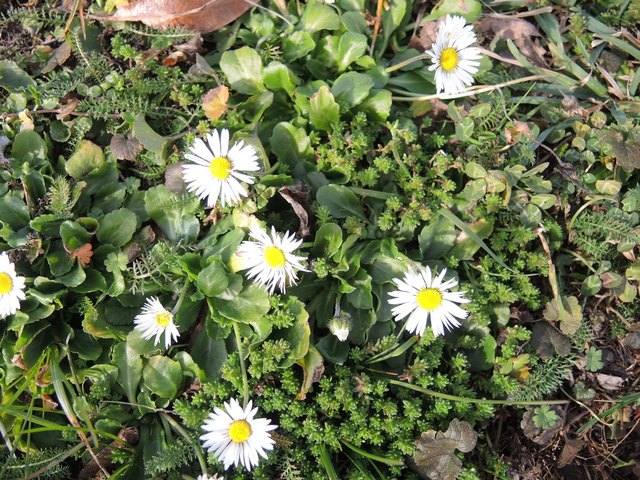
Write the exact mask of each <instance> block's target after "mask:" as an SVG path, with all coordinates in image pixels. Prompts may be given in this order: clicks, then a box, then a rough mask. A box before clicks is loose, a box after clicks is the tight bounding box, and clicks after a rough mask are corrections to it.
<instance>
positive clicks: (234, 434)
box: [229, 420, 251, 443]
mask: <svg viewBox="0 0 640 480" xmlns="http://www.w3.org/2000/svg"><path fill="white" fill-rule="evenodd" d="M229 436H230V437H231V440H233V441H234V442H236V443H243V442H246V441H247V440H248V439H249V437H250V436H251V425H249V423H248V422H247V421H246V420H236V421H235V422H233V423H232V424H231V426H230V427H229Z"/></svg>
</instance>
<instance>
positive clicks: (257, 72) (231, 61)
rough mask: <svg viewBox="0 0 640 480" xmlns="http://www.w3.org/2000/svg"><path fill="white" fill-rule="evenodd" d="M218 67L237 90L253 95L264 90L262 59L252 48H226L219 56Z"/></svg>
mask: <svg viewBox="0 0 640 480" xmlns="http://www.w3.org/2000/svg"><path fill="white" fill-rule="evenodd" d="M220 68H221V69H222V71H223V72H224V74H225V76H226V77H227V81H228V82H229V85H230V86H231V88H232V89H234V90H236V91H237V92H240V93H244V94H246V95H254V94H256V93H260V92H261V91H263V90H264V83H263V75H264V72H263V69H262V59H261V58H260V55H258V52H256V51H255V50H254V49H253V48H249V47H242V48H239V49H237V50H227V51H226V52H224V53H223V54H222V57H221V58H220Z"/></svg>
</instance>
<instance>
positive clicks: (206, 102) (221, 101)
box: [202, 85, 229, 120]
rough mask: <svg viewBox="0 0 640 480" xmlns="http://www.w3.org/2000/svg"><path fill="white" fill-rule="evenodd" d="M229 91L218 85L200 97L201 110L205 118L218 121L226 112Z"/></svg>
mask: <svg viewBox="0 0 640 480" xmlns="http://www.w3.org/2000/svg"><path fill="white" fill-rule="evenodd" d="M228 101H229V89H228V88H227V87H226V86H225V85H218V86H217V87H216V88H214V89H212V90H209V91H208V92H207V93H205V94H204V95H203V96H202V109H203V110H204V113H205V115H206V116H207V118H209V119H211V120H218V119H219V118H220V117H221V116H222V115H224V113H225V112H226V111H227V108H228V107H227V102H228Z"/></svg>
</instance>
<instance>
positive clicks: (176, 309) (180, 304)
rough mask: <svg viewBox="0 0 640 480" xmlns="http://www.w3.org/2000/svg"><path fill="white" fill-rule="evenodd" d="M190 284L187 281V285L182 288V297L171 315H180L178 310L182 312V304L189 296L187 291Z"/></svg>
mask: <svg viewBox="0 0 640 480" xmlns="http://www.w3.org/2000/svg"><path fill="white" fill-rule="evenodd" d="M189 283H191V282H190V281H189V280H187V281H186V282H185V284H184V285H183V287H182V290H180V296H179V297H178V301H177V302H176V305H175V307H173V310H171V314H172V315H175V314H176V313H178V310H180V307H181V306H182V302H183V300H184V297H186V295H187V290H188V288H189Z"/></svg>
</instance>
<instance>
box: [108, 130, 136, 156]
mask: <svg viewBox="0 0 640 480" xmlns="http://www.w3.org/2000/svg"><path fill="white" fill-rule="evenodd" d="M110 146H111V153H113V155H114V156H115V157H116V158H117V159H118V160H130V161H133V160H135V159H136V157H137V156H138V154H139V153H140V152H141V151H142V145H141V144H140V142H139V141H138V139H137V138H135V137H132V136H131V135H127V136H126V137H125V136H124V135H122V134H121V133H116V134H115V135H114V136H113V137H111V144H110Z"/></svg>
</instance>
